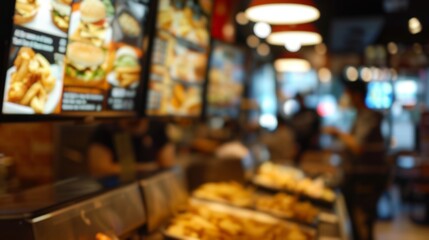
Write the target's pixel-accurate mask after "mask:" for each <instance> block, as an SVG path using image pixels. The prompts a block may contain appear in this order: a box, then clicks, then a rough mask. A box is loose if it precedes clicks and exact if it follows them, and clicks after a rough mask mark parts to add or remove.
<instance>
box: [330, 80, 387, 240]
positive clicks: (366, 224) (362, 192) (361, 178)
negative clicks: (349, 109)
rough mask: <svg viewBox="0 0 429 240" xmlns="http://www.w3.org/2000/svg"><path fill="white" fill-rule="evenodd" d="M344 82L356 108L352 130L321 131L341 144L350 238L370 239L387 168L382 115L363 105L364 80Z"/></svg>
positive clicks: (384, 185) (358, 239)
mask: <svg viewBox="0 0 429 240" xmlns="http://www.w3.org/2000/svg"><path fill="white" fill-rule="evenodd" d="M345 82H346V84H345V89H346V91H345V93H346V96H348V98H349V99H350V102H351V104H352V105H353V107H354V108H355V109H356V110H357V116H356V119H355V122H354V124H353V127H352V130H351V132H350V133H346V132H342V131H340V130H338V129H336V128H334V127H327V128H325V129H324V132H325V133H327V134H330V135H332V136H334V137H336V138H337V139H339V140H340V141H341V142H342V143H343V145H344V146H345V149H344V150H345V151H344V156H345V158H344V160H345V163H344V175H345V177H344V178H345V179H344V183H343V193H344V196H345V199H346V204H347V207H348V209H349V214H350V217H351V222H352V225H353V235H354V239H356V240H371V239H373V228H374V221H375V219H376V216H377V214H376V212H377V211H376V209H377V203H378V199H379V198H380V196H381V194H382V193H383V191H384V190H385V188H386V184H387V177H388V171H389V168H388V165H387V161H386V157H385V155H386V146H385V142H384V139H383V136H382V134H381V123H382V120H383V116H382V114H380V113H378V112H375V111H373V110H371V109H369V108H368V107H367V106H366V103H365V99H366V94H367V85H366V83H365V82H363V81H362V80H359V81H356V82H347V81H345Z"/></svg>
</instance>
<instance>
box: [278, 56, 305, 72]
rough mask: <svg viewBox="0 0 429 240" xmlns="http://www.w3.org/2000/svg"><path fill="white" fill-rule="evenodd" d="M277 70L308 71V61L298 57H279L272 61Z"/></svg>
mask: <svg viewBox="0 0 429 240" xmlns="http://www.w3.org/2000/svg"><path fill="white" fill-rule="evenodd" d="M274 67H275V68H276V70H277V71H278V72H308V71H310V70H311V65H310V62H308V61H307V60H305V59H300V58H280V59H277V60H276V61H275V62H274Z"/></svg>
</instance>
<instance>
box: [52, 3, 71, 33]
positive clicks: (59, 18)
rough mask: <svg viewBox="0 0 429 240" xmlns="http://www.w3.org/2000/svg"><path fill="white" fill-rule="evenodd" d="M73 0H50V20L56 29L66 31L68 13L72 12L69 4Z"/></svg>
mask: <svg viewBox="0 0 429 240" xmlns="http://www.w3.org/2000/svg"><path fill="white" fill-rule="evenodd" d="M72 3H73V0H52V2H51V5H52V12H51V18H52V22H53V23H54V24H55V26H57V28H58V29H60V30H61V31H63V32H65V33H67V32H68V30H69V23H70V15H71V13H72V8H71V4H72Z"/></svg>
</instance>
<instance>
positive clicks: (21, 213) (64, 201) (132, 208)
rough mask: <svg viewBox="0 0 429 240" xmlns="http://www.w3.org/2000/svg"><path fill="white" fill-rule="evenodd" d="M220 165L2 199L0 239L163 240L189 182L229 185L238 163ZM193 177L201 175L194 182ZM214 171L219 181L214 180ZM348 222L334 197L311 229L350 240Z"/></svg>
mask: <svg viewBox="0 0 429 240" xmlns="http://www.w3.org/2000/svg"><path fill="white" fill-rule="evenodd" d="M223 161H224V162H223V163H214V162H209V163H207V164H208V165H207V166H204V164H202V163H201V162H203V161H200V163H199V165H198V164H197V165H195V164H196V163H195V162H194V163H193V164H187V168H186V169H185V170H182V169H183V168H182V167H176V168H173V169H169V170H164V171H161V172H157V173H153V174H148V175H145V176H143V177H140V178H139V179H138V180H135V181H132V182H128V183H126V184H119V185H117V186H114V187H112V186H109V187H106V185H105V184H104V182H100V181H96V180H92V179H72V180H68V181H63V182H60V183H57V184H54V185H50V186H44V187H39V188H36V189H31V190H28V191H24V192H22V193H18V194H13V195H7V196H3V197H1V198H0V239H9V240H13V239H19V240H22V239H28V240H57V239H62V240H69V239H70V240H75V239H79V240H80V239H85V240H86V239H88V240H89V239H97V238H96V236H97V234H99V233H102V234H104V235H106V236H109V237H110V238H111V239H132V240H134V239H165V238H166V237H165V235H164V234H165V231H166V229H167V225H166V224H168V223H170V220H171V219H172V218H173V217H174V216H175V215H176V214H177V213H182V212H183V211H184V210H185V209H186V207H187V204H188V200H189V199H194V197H193V196H192V194H191V192H189V190H188V189H189V187H188V186H187V182H189V179H192V180H194V181H195V182H194V183H193V184H194V185H197V183H196V181H201V183H200V184H202V183H204V182H210V181H211V182H213V181H216V180H218V179H219V180H220V181H228V179H227V176H229V175H231V176H233V172H235V173H236V174H239V175H240V169H239V165H237V163H240V161H238V160H230V161H229V160H223ZM223 164H226V165H223ZM228 164H229V165H228ZM235 165H237V166H235ZM213 166H216V167H213ZM222 166H223V167H222ZM225 166H235V167H233V168H231V169H230V168H228V167H225ZM241 166H243V165H241ZM212 167H213V168H212ZM210 169H211V170H212V171H210ZM222 169H224V171H222ZM228 169H229V170H228ZM228 171H230V172H228ZM241 171H244V170H241ZM196 172H200V175H201V176H197V177H195V174H196ZM216 172H217V173H218V174H219V176H222V177H221V178H216ZM192 174H194V178H192ZM204 176H205V178H204ZM243 176H244V175H243ZM230 180H237V179H230ZM246 184H248V182H247V183H246ZM348 221H349V220H348V216H347V211H346V208H345V204H344V200H343V198H342V195H341V193H339V192H337V197H336V199H335V204H334V207H333V208H332V209H331V210H330V211H329V212H327V213H326V214H325V216H324V219H323V220H321V221H320V222H319V224H317V226H316V228H315V231H316V232H317V234H316V235H315V236H316V237H315V239H344V240H347V239H349V237H348V236H349V226H348Z"/></svg>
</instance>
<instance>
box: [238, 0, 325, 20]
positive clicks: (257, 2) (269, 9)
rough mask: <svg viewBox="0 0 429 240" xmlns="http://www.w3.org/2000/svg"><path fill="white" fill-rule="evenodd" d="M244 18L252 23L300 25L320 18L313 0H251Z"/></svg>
mask: <svg viewBox="0 0 429 240" xmlns="http://www.w3.org/2000/svg"><path fill="white" fill-rule="evenodd" d="M246 16H247V18H249V19H250V20H251V21H254V22H266V23H269V24H300V23H308V22H313V21H315V20H317V19H319V17H320V12H319V10H318V9H317V8H316V5H315V4H314V2H313V0H253V1H252V2H251V3H250V5H249V8H248V9H247V10H246Z"/></svg>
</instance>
